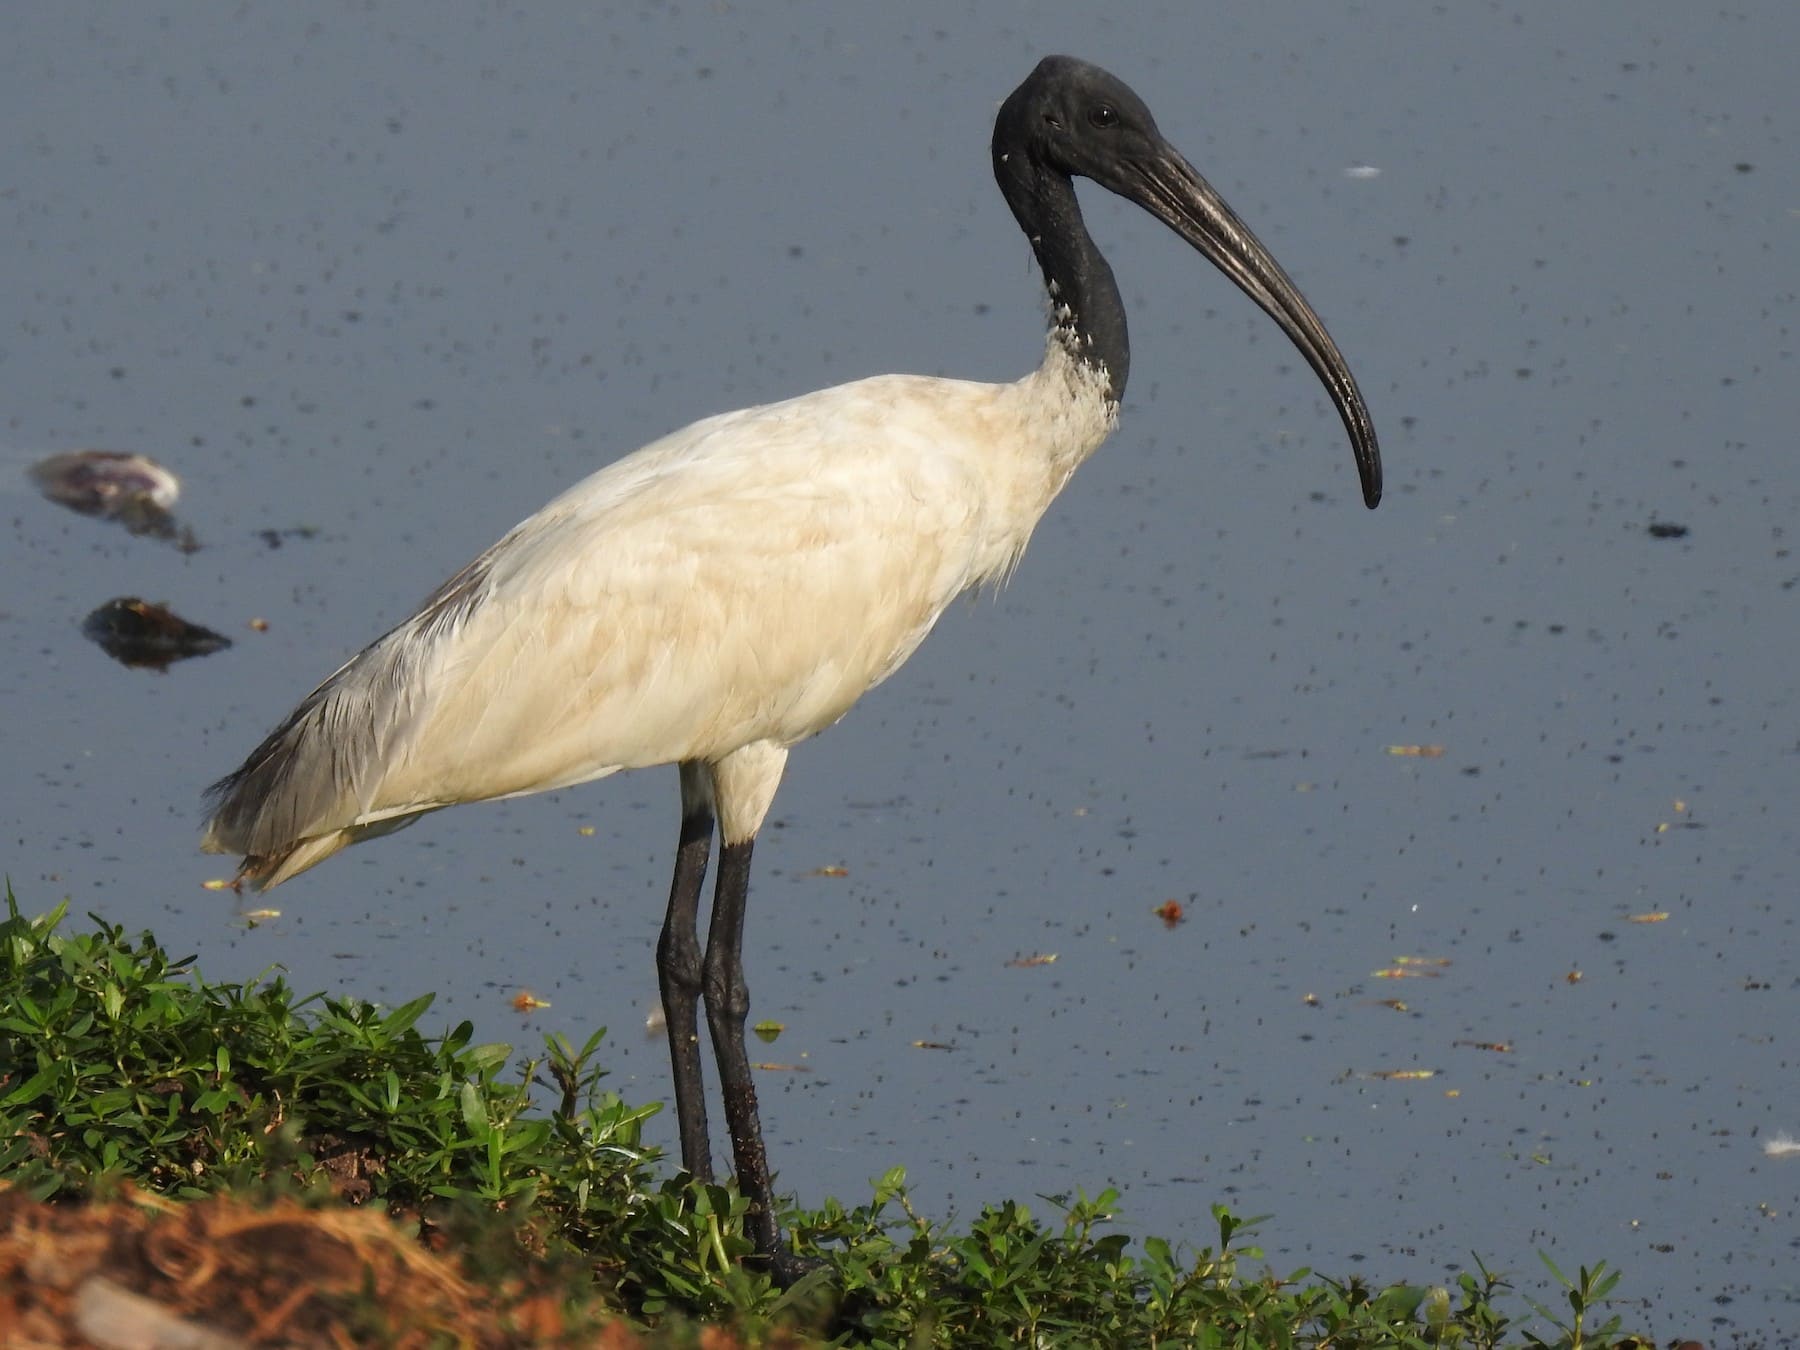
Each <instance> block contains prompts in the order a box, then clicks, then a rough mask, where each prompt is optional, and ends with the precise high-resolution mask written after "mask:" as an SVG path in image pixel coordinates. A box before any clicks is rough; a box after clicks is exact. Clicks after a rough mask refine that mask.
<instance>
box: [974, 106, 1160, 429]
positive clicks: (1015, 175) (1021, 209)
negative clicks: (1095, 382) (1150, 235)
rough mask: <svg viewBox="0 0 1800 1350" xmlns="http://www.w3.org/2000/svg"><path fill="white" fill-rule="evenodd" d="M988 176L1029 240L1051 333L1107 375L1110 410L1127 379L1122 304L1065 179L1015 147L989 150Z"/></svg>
mask: <svg viewBox="0 0 1800 1350" xmlns="http://www.w3.org/2000/svg"><path fill="white" fill-rule="evenodd" d="M994 177H995V178H996V179H997V180H998V181H999V183H1000V191H1001V193H1002V194H1004V195H1005V197H1006V204H1007V205H1008V206H1010V207H1012V213H1013V216H1014V218H1015V219H1017V220H1018V222H1019V228H1020V229H1022V230H1024V231H1025V237H1026V238H1027V239H1029V240H1031V248H1032V251H1033V252H1034V253H1036V254H1037V260H1038V266H1039V267H1041V268H1042V269H1043V271H1044V284H1045V285H1046V286H1047V287H1048V288H1049V290H1050V304H1051V309H1052V312H1053V314H1054V315H1055V322H1056V326H1057V329H1058V331H1060V332H1065V333H1066V334H1067V335H1068V337H1067V340H1068V342H1069V345H1070V348H1071V350H1072V351H1073V353H1074V354H1075V356H1076V357H1078V358H1079V359H1080V360H1082V361H1085V362H1086V363H1088V364H1089V365H1092V366H1096V367H1098V368H1099V369H1101V370H1103V371H1105V372H1106V377H1107V384H1108V396H1109V397H1110V398H1111V399H1112V401H1113V402H1114V403H1117V402H1118V401H1119V400H1120V399H1121V398H1122V397H1123V396H1124V394H1125V380H1126V378H1127V377H1128V376H1129V375H1130V374H1131V343H1130V340H1129V338H1128V336H1127V334H1126V331H1125V304H1124V302H1123V301H1122V300H1120V299H1119V286H1118V283H1117V282H1116V281H1114V280H1113V274H1112V268H1111V267H1109V266H1107V263H1106V259H1105V258H1103V257H1101V256H1100V250H1099V249H1097V248H1095V247H1094V241H1093V240H1092V239H1091V238H1089V236H1088V232H1087V226H1086V225H1085V224H1084V223H1083V222H1082V219H1081V206H1080V204H1079V203H1077V202H1076V200H1075V184H1074V183H1073V182H1072V181H1070V179H1069V175H1068V174H1066V173H1062V172H1060V171H1059V170H1057V169H1054V168H1051V167H1049V166H1048V165H1045V164H1042V163H1038V162H1035V161H1034V160H1033V158H1032V156H1031V155H1029V154H1028V153H1027V152H1026V151H1025V150H1024V149H1023V148H1022V147H1020V146H1018V145H1012V146H1002V145H1001V144H999V143H998V138H996V144H995V146H994Z"/></svg>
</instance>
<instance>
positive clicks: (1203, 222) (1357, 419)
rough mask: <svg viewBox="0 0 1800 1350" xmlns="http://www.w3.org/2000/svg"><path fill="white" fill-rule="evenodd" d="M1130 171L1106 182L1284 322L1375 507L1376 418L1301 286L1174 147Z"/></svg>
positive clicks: (1378, 452) (1378, 473) (1377, 464)
mask: <svg viewBox="0 0 1800 1350" xmlns="http://www.w3.org/2000/svg"><path fill="white" fill-rule="evenodd" d="M1131 168H1132V170H1133V172H1130V173H1129V174H1128V175H1122V176H1121V178H1122V181H1120V182H1119V183H1118V184H1116V185H1115V184H1113V183H1108V184H1106V186H1108V187H1111V188H1112V189H1113V191H1115V192H1118V193H1119V194H1120V195H1122V196H1125V197H1129V198H1130V199H1131V200H1132V201H1135V202H1136V203H1137V204H1138V205H1139V206H1141V207H1143V208H1144V209H1145V210H1146V211H1148V212H1150V213H1151V214H1152V215H1154V216H1155V217H1156V218H1157V219H1158V220H1160V221H1162V222H1163V224H1165V225H1167V226H1168V227H1169V228H1170V229H1172V230H1174V231H1175V233H1176V234H1179V235H1180V236H1181V237H1182V238H1183V239H1185V240H1187V241H1188V243H1190V244H1192V245H1193V246H1194V247H1195V248H1197V249H1199V250H1200V252H1202V253H1204V254H1205V255H1206V256H1207V258H1208V259H1210V260H1211V261H1212V263H1213V265H1214V266H1216V267H1217V268H1218V269H1219V270H1220V271H1221V272H1223V273H1224V274H1225V275H1226V276H1228V277H1230V278H1231V279H1232V280H1233V281H1234V282H1236V283H1237V285H1238V286H1239V288H1240V289H1242V290H1243V292H1244V293H1245V294H1246V295H1248V296H1249V297H1250V298H1251V299H1252V300H1254V301H1256V303H1257V304H1258V305H1260V306H1262V308H1263V310H1264V311H1265V312H1266V313H1267V314H1268V315H1269V317H1270V318H1272V319H1274V320H1275V322H1276V323H1278V324H1280V325H1281V328H1282V331H1283V332H1285V333H1286V334H1287V335H1288V337H1290V338H1291V339H1293V343H1294V345H1295V346H1296V347H1298V348H1299V349H1300V354H1301V355H1302V356H1304V357H1305V358H1306V362H1307V364H1308V365H1310V366H1311V367H1312V368H1313V370H1314V371H1315V372H1316V373H1317V374H1318V376H1319V378H1320V379H1321V380H1323V381H1324V382H1325V388H1326V389H1327V390H1329V391H1330V393H1331V401H1332V402H1333V403H1335V404H1337V409H1338V412H1339V414H1340V415H1341V416H1342V417H1343V419H1344V427H1345V429H1346V430H1347V431H1349V433H1350V448H1351V449H1352V450H1353V451H1354V452H1355V454H1356V472H1357V474H1358V475H1359V476H1360V477H1361V478H1362V494H1363V501H1365V502H1366V503H1368V505H1369V508H1370V509H1371V510H1373V509H1374V508H1375V506H1376V505H1377V504H1378V503H1379V502H1380V501H1381V447H1380V445H1379V444H1378V443H1377V441H1376V438H1375V423H1374V421H1373V420H1372V419H1371V418H1370V416H1369V408H1368V405H1367V404H1366V403H1364V402H1363V396H1362V391H1361V390H1360V389H1358V388H1357V387H1356V377H1355V376H1353V375H1351V373H1350V365H1349V363H1348V362H1347V361H1345V360H1344V354H1343V353H1342V352H1340V351H1339V350H1338V345H1337V343H1335V342H1333V341H1332V340H1331V334H1330V333H1328V332H1326V331H1325V324H1324V322H1323V321H1322V320H1321V319H1320V318H1319V316H1318V315H1317V314H1316V313H1314V312H1313V307H1312V306H1311V305H1310V304H1308V303H1307V300H1306V297H1305V296H1304V295H1302V294H1300V288H1299V287H1297V286H1295V285H1294V283H1293V281H1292V280H1290V279H1289V277H1288V274H1287V273H1286V272H1284V271H1282V269H1281V264H1280V263H1278V262H1276V261H1275V259H1274V258H1273V257H1271V256H1270V254H1269V250H1268V249H1266V248H1264V247H1263V245H1262V241H1261V240H1259V239H1258V238H1257V237H1256V236H1255V235H1254V234H1252V233H1251V232H1250V229H1249V227H1248V226H1247V225H1245V224H1244V222H1243V221H1241V220H1239V219H1238V217H1237V213H1236V212H1235V211H1233V210H1232V209H1231V208H1230V207H1229V206H1227V205H1226V204H1225V199H1224V198H1223V197H1221V196H1220V195H1219V194H1218V193H1217V192H1215V191H1214V190H1213V187H1212V184H1210V183H1208V182H1207V181H1206V180H1205V179H1204V178H1202V177H1201V176H1200V174H1199V173H1198V172H1197V171H1196V170H1195V169H1194V167H1193V165H1191V164H1189V163H1188V162H1187V161H1186V160H1185V159H1183V158H1182V157H1181V155H1180V154H1179V153H1177V152H1176V151H1175V150H1174V149H1173V147H1170V146H1168V145H1166V144H1165V145H1163V146H1161V147H1159V149H1158V152H1157V154H1156V155H1155V156H1154V157H1152V158H1150V159H1148V160H1147V161H1142V162H1139V163H1137V164H1135V165H1132V166H1131Z"/></svg>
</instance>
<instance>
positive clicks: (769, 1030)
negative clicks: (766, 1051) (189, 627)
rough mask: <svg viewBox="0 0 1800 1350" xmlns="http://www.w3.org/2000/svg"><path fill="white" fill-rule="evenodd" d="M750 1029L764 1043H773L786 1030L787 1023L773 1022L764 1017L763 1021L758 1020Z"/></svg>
mask: <svg viewBox="0 0 1800 1350" xmlns="http://www.w3.org/2000/svg"><path fill="white" fill-rule="evenodd" d="M750 1030H751V1031H753V1032H755V1033H756V1039H757V1040H759V1041H761V1042H762V1043H763V1044H764V1045H773V1044H774V1043H775V1041H776V1040H777V1039H778V1038H779V1037H780V1035H781V1033H782V1032H784V1031H786V1030H787V1023H786V1022H774V1021H770V1020H768V1019H766V1018H765V1019H764V1020H763V1021H761V1022H758V1023H757V1024H756V1025H755V1026H753V1027H751V1028H750Z"/></svg>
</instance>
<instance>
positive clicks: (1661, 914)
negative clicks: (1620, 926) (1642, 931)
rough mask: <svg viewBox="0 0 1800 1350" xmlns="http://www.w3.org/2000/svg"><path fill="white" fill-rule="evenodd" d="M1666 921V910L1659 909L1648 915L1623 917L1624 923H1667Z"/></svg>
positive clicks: (1667, 917)
mask: <svg viewBox="0 0 1800 1350" xmlns="http://www.w3.org/2000/svg"><path fill="white" fill-rule="evenodd" d="M1668 921H1669V911H1668V910H1666V909H1659V910H1656V911H1655V912H1653V913H1650V914H1627V915H1626V916H1625V922H1626V923H1667V922H1668Z"/></svg>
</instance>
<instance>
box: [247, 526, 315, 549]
mask: <svg viewBox="0 0 1800 1350" xmlns="http://www.w3.org/2000/svg"><path fill="white" fill-rule="evenodd" d="M318 535H319V527H318V526H317V525H290V526H288V527H287V528H286V529H283V530H258V531H257V532H256V537H257V538H258V539H260V540H262V541H263V543H265V544H267V545H268V546H269V547H270V548H280V547H281V546H282V545H283V544H284V543H286V542H287V541H288V540H290V539H316V538H318Z"/></svg>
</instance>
